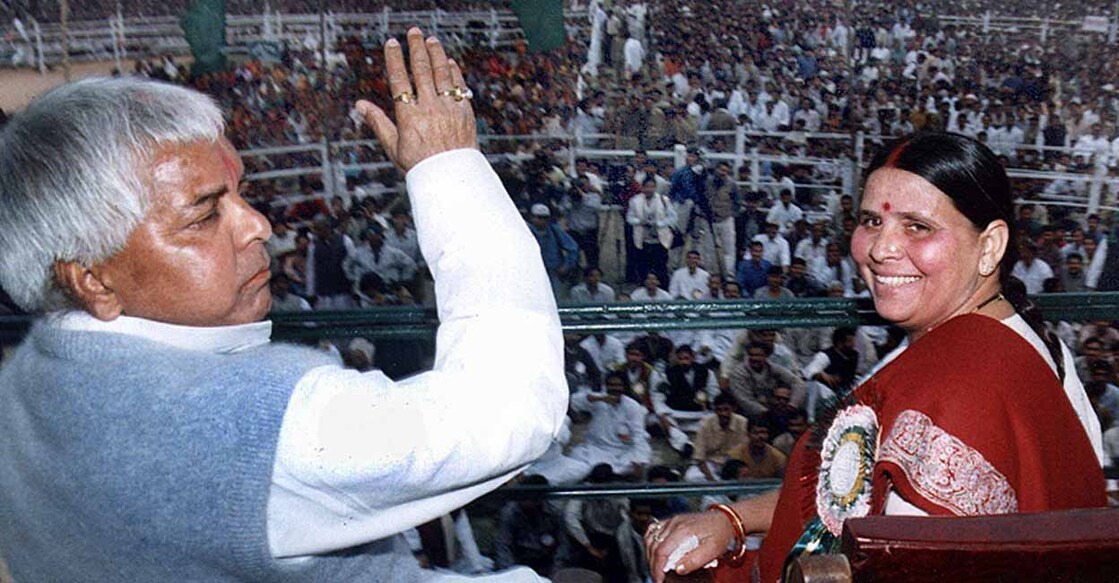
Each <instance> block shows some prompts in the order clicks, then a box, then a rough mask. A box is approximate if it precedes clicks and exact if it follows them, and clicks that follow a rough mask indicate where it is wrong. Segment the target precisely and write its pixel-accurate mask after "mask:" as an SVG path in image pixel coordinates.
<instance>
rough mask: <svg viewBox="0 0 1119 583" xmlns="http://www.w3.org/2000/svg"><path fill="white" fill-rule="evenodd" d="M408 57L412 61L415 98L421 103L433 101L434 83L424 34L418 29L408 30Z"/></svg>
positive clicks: (434, 95)
mask: <svg viewBox="0 0 1119 583" xmlns="http://www.w3.org/2000/svg"><path fill="white" fill-rule="evenodd" d="M408 57H409V58H410V59H411V61H412V81H413V82H415V84H416V96H417V97H419V98H420V101H421V102H423V103H429V102H430V101H429V100H432V99H435V97H436V94H435V81H434V79H432V77H431V75H432V69H431V60H430V59H429V58H428V56H427V46H426V45H425V43H424V33H423V31H421V30H420V29H419V28H416V27H412V28H410V29H408Z"/></svg>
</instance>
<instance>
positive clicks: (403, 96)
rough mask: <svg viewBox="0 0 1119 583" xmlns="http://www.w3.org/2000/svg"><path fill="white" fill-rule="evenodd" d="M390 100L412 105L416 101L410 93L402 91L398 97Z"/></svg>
mask: <svg viewBox="0 0 1119 583" xmlns="http://www.w3.org/2000/svg"><path fill="white" fill-rule="evenodd" d="M392 100H393V101H396V102H397V103H412V102H413V101H415V100H416V96H415V95H412V93H411V92H409V91H404V92H401V93H400V94H399V95H396V96H395V97H393V98H392Z"/></svg>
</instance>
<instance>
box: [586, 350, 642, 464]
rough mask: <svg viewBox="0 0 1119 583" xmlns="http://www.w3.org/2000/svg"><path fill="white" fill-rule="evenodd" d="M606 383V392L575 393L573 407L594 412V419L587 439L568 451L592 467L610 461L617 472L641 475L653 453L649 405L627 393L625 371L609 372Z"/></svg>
mask: <svg viewBox="0 0 1119 583" xmlns="http://www.w3.org/2000/svg"><path fill="white" fill-rule="evenodd" d="M604 384H605V385H606V392H605V393H595V392H581V393H576V394H574V395H572V397H571V407H572V408H573V409H575V410H576V411H581V412H585V413H590V414H591V422H590V425H589V426H588V427H587V431H586V433H584V434H583V441H582V442H581V443H579V444H577V445H576V446H575V447H573V448H572V449H571V452H570V453H569V454H568V455H569V456H570V457H571V458H574V459H577V460H579V461H581V462H584V463H586V464H587V465H588V466H590V467H593V466H596V465H598V464H610V467H611V468H613V470H614V472H615V473H617V474H622V475H628V476H634V477H637V476H641V474H642V470H644V468H645V466H648V465H649V462H650V461H651V460H652V457H653V450H652V448H651V447H650V446H649V433H648V432H647V431H646V430H645V407H643V406H642V405H641V403H638V402H637V401H635V400H634V399H633V398H632V397H630V396H629V395H628V394H627V393H629V382H628V381H627V380H626V378H625V374H623V373H619V372H611V373H607V374H606V378H605V381H604Z"/></svg>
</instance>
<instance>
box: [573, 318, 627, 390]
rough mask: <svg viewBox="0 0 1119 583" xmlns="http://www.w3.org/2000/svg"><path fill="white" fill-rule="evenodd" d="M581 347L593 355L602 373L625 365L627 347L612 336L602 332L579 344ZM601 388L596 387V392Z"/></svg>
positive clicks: (589, 336)
mask: <svg viewBox="0 0 1119 583" xmlns="http://www.w3.org/2000/svg"><path fill="white" fill-rule="evenodd" d="M579 346H582V347H583V350H586V351H587V353H588V354H590V355H591V358H593V359H594V362H595V364H596V365H598V370H600V371H603V372H606V371H611V370H615V369H617V368H619V367H621V366H622V365H623V364H625V361H626V349H625V346H623V345H622V342H621V341H620V340H618V339H617V338H615V337H614V336H612V335H609V334H605V333H601V332H599V333H597V334H590V335H588V336H587V337H586V338H584V339H583V341H582V342H580V343H579ZM599 388H600V387H594V390H596V391H597V390H599Z"/></svg>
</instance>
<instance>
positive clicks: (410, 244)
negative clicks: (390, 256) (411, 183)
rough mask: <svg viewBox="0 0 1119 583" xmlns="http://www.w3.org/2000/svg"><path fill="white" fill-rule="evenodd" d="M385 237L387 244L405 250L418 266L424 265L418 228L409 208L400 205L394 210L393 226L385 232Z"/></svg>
mask: <svg viewBox="0 0 1119 583" xmlns="http://www.w3.org/2000/svg"><path fill="white" fill-rule="evenodd" d="M384 237H385V245H387V246H389V247H395V248H397V249H400V250H401V251H403V252H404V254H405V255H407V256H408V257H409V258H411V259H412V261H413V262H415V264H416V266H417V267H422V266H423V265H424V258H423V254H422V253H420V243H419V239H417V238H416V229H415V227H413V226H412V215H411V214H410V213H409V212H408V210H407V209H405V208H403V207H398V208H397V209H395V210H393V211H392V224H391V228H390V229H388V230H387V231H385V232H384Z"/></svg>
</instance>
